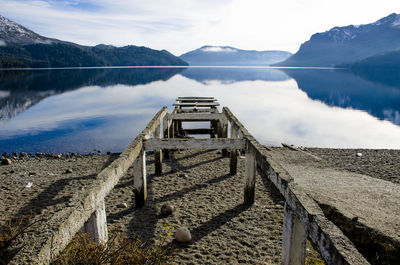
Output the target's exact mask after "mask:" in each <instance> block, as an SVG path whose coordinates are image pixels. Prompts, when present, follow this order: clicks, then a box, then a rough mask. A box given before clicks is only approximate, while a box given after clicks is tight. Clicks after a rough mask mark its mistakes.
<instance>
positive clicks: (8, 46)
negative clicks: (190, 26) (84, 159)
mask: <svg viewBox="0 0 400 265" xmlns="http://www.w3.org/2000/svg"><path fill="white" fill-rule="evenodd" d="M135 65H187V63H186V62H184V61H182V60H181V59H179V58H178V57H176V56H174V55H173V54H171V53H169V52H168V51H166V50H162V51H157V50H153V49H150V48H146V47H138V46H134V45H128V46H125V47H114V46H111V45H97V46H94V47H91V46H82V45H79V44H75V43H72V42H66V41H61V40H56V39H51V38H46V37H43V36H41V35H39V34H37V33H35V32H33V31H31V30H29V29H27V28H25V27H23V26H21V25H19V24H17V23H15V22H13V21H11V20H9V19H7V18H5V17H3V16H1V15H0V68H20V67H33V68H35V67H36V68H37V67H50V68H51V67H89V66H135Z"/></svg>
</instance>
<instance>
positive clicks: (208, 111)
mask: <svg viewBox="0 0 400 265" xmlns="http://www.w3.org/2000/svg"><path fill="white" fill-rule="evenodd" d="M175 110H176V113H218V109H217V108H213V109H210V108H207V109H175Z"/></svg>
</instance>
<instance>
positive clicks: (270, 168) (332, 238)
mask: <svg viewBox="0 0 400 265" xmlns="http://www.w3.org/2000/svg"><path fill="white" fill-rule="evenodd" d="M174 105H175V109H174V111H173V112H172V113H170V114H169V113H168V109H167V107H163V108H162V109H161V110H160V111H159V112H158V113H157V114H156V115H155V116H154V118H153V119H152V120H151V121H150V122H149V123H148V125H147V127H146V128H145V129H144V130H143V131H142V132H141V133H140V134H139V135H138V136H137V137H136V139H135V140H134V141H133V142H132V143H131V144H130V145H129V146H128V147H127V148H126V149H125V151H124V152H123V153H122V154H121V155H120V156H119V158H118V159H116V160H114V161H113V162H112V163H111V164H110V165H109V166H108V167H106V168H105V169H103V170H102V171H101V172H100V173H99V174H98V175H97V178H96V183H97V184H96V185H95V186H94V187H92V188H90V189H88V190H87V191H86V192H85V195H84V196H83V198H79V200H77V202H76V205H77V206H76V207H75V208H71V207H69V208H68V209H65V210H64V211H63V212H62V213H59V214H57V215H55V216H53V217H51V219H50V220H49V222H53V223H55V222H59V223H60V221H59V220H63V221H61V223H60V226H59V227H58V229H57V230H56V231H52V234H49V235H48V236H47V238H46V240H44V244H43V245H42V246H41V248H40V249H39V250H37V249H29V248H31V246H29V245H28V246H26V248H27V249H25V250H22V251H20V252H19V253H18V254H17V255H16V256H15V257H14V258H13V260H12V261H11V262H10V264H25V263H38V264H48V263H49V262H50V259H51V256H52V255H57V254H58V253H59V252H60V251H61V250H62V249H63V248H65V246H66V245H67V244H68V243H69V242H70V241H71V239H72V238H73V236H74V235H75V233H76V232H78V231H79V230H83V231H86V232H88V233H90V234H91V236H92V238H93V239H94V240H95V241H96V242H98V243H105V242H107V236H108V235H107V222H106V209H105V204H104V198H105V196H106V195H107V194H108V193H109V192H110V191H111V190H112V189H113V187H114V186H115V185H116V184H117V182H118V181H119V179H120V178H121V177H122V176H123V175H124V174H125V173H126V171H127V170H128V168H129V167H130V166H131V165H133V168H134V191H135V203H136V207H141V206H143V205H145V203H146V199H147V182H146V181H147V178H146V150H154V152H155V173H156V174H157V175H160V174H161V173H162V153H161V150H168V149H203V150H204V149H223V150H227V149H229V150H230V173H231V174H236V173H237V164H238V163H237V159H238V150H241V149H244V150H245V154H246V157H245V187H244V203H246V204H252V203H253V202H254V192H255V176H256V172H257V170H258V172H259V173H260V174H261V175H262V176H264V177H266V178H268V179H269V180H270V181H271V182H272V183H273V184H274V185H275V186H276V188H277V189H278V190H279V191H280V193H281V194H282V196H283V197H284V198H285V200H286V202H285V207H284V223H283V244H282V245H283V253H282V259H283V264H285V265H289V264H290V265H292V264H304V260H305V259H304V258H305V242H306V239H307V238H309V239H310V240H311V241H312V243H313V244H314V246H315V247H316V248H317V250H318V251H319V253H320V254H321V256H322V257H323V258H324V260H325V262H326V263H327V264H369V263H368V262H367V261H366V260H365V259H364V257H363V256H362V255H361V254H360V253H359V252H358V251H357V249H356V248H355V246H354V245H353V243H352V242H351V241H350V240H349V239H348V238H347V237H346V236H345V235H344V234H343V233H342V232H341V231H340V229H339V228H338V227H337V226H335V225H334V224H333V223H332V222H331V221H329V220H328V219H327V218H326V217H325V216H324V214H323V212H322V210H321V208H320V207H319V206H318V205H317V203H316V202H315V201H314V200H313V199H311V198H310V197H309V196H308V195H307V194H306V193H305V192H304V191H303V190H302V189H301V188H300V187H299V186H298V185H296V183H294V182H293V181H292V177H291V176H290V175H289V174H288V173H287V172H286V171H285V170H284V169H283V168H282V167H281V166H280V165H279V164H278V163H276V162H275V161H274V160H273V159H272V157H271V156H270V155H269V154H268V151H267V150H266V149H265V148H264V147H263V146H262V145H261V144H260V143H259V142H258V141H257V140H256V139H255V138H254V137H253V136H252V135H251V134H250V133H249V132H248V131H247V129H246V128H245V127H244V126H243V125H242V124H241V123H240V122H239V120H238V119H237V118H236V117H235V116H234V115H233V114H232V112H231V111H230V110H229V109H228V108H227V107H224V108H223V110H222V113H220V112H218V109H217V108H216V107H217V106H218V105H219V104H218V102H217V101H216V99H214V98H211V97H208V98H200V97H180V98H178V99H177V103H175V104H174ZM186 121H190V122H196V121H209V122H210V128H205V129H203V130H202V131H201V132H208V133H210V132H211V134H210V139H185V138H183V139H182V138H181V139H180V138H176V137H175V136H178V134H179V133H180V130H181V131H182V130H183V129H182V124H181V123H182V122H186ZM228 124H229V125H230V126H229V127H230V138H228V137H227V136H228V133H227V129H228ZM161 126H162V127H163V128H161ZM162 131H163V132H164V133H163V135H162V133H161V132H162ZM192 132H193V131H192ZM194 132H195V133H197V132H199V131H194ZM165 154H166V155H167V154H168V153H167V152H166V153H165ZM32 248H33V247H32ZM32 253H33V256H34V257H32ZM27 256H29V257H30V259H29V260H28V259H27V258H26V257H27Z"/></svg>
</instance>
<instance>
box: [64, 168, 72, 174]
mask: <svg viewBox="0 0 400 265" xmlns="http://www.w3.org/2000/svg"><path fill="white" fill-rule="evenodd" d="M72 172H73V170H72V169H70V168H68V169H67V170H65V173H67V174H69V173H72Z"/></svg>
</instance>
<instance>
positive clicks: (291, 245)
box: [282, 203, 307, 265]
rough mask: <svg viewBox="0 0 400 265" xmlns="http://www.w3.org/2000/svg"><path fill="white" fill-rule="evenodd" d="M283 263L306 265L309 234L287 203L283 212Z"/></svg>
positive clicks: (285, 264) (287, 264) (286, 264)
mask: <svg viewBox="0 0 400 265" xmlns="http://www.w3.org/2000/svg"><path fill="white" fill-rule="evenodd" d="M282 238H283V239H282V261H283V262H282V264H284V265H304V263H305V257H306V241H307V234H306V231H305V230H304V226H303V224H302V223H301V221H300V220H299V218H298V217H297V216H296V215H295V213H294V212H293V211H292V209H290V207H289V206H288V204H287V203H285V207H284V212H283V235H282Z"/></svg>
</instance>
